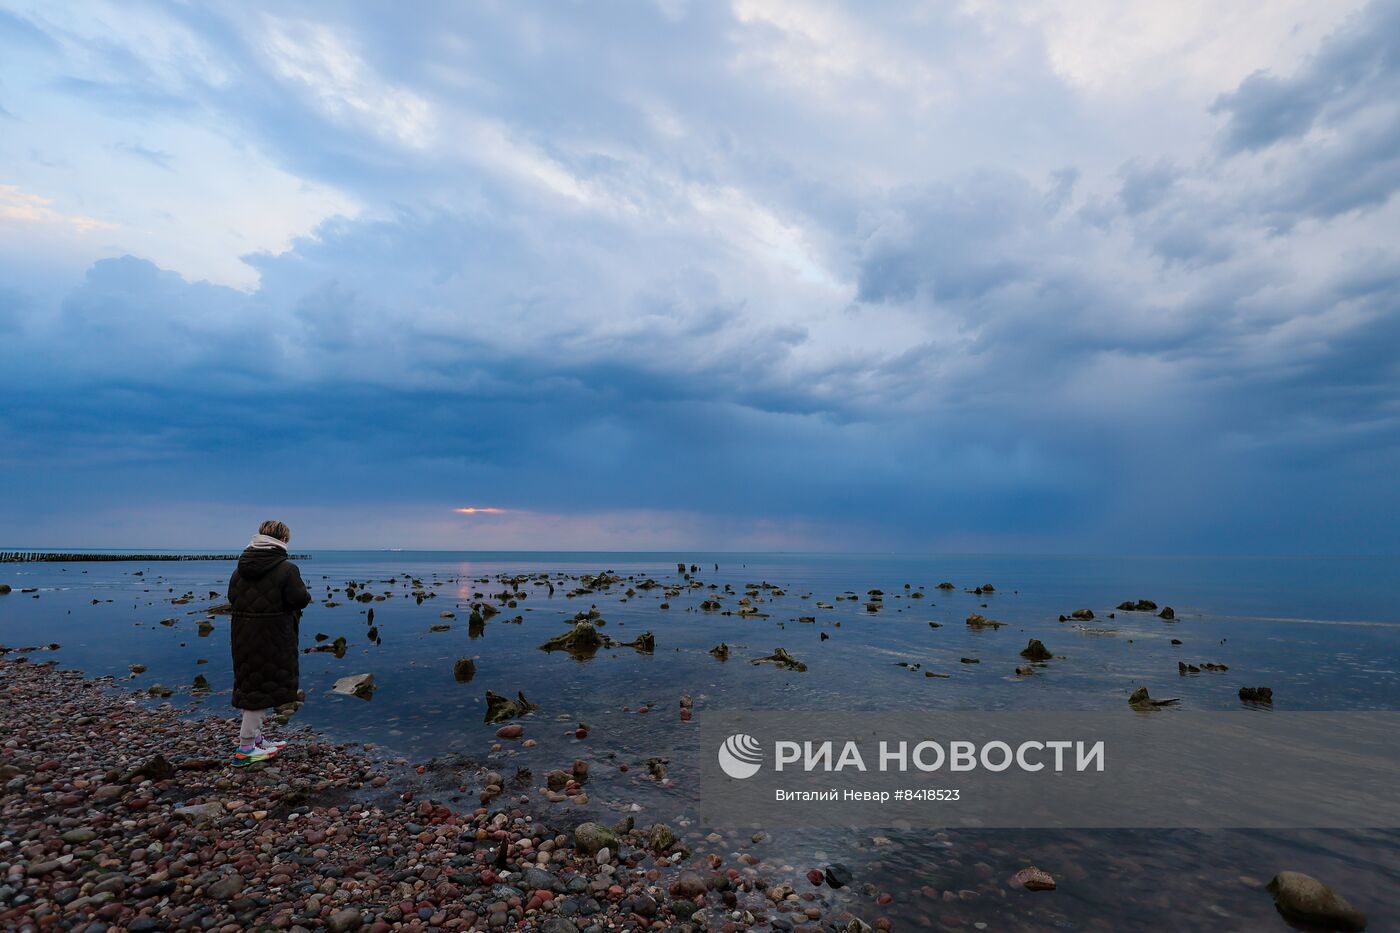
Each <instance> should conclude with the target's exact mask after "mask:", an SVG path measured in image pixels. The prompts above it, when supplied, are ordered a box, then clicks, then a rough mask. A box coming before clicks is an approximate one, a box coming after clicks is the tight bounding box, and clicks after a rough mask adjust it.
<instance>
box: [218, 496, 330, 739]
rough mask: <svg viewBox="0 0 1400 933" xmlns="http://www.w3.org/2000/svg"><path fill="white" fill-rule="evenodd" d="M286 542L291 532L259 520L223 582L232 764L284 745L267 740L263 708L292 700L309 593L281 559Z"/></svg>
mask: <svg viewBox="0 0 1400 933" xmlns="http://www.w3.org/2000/svg"><path fill="white" fill-rule="evenodd" d="M291 540H292V532H291V529H289V528H288V527H287V526H286V525H285V524H283V523H282V522H272V521H269V522H263V523H262V526H261V527H260V528H258V533H257V534H255V535H253V540H252V541H251V542H249V544H248V547H247V548H246V549H244V551H243V554H242V556H241V557H239V558H238V568H237V569H236V570H234V572H233V577H232V578H231V579H230V580H229V581H228V601H229V603H230V604H231V605H232V606H233V627H232V633H231V638H230V643H231V646H232V648H233V705H234V706H236V707H238V708H239V709H241V710H242V711H243V725H242V728H241V729H240V730H239V733H238V749H237V750H236V751H235V752H234V753H233V763H234V764H235V765H248V764H252V763H253V762H255V761H263V760H265V759H267V758H271V757H272V756H273V755H276V754H277V753H278V752H280V751H281V750H282V749H283V748H284V747H285V746H286V743H285V742H273V741H270V740H269V739H268V738H267V737H266V736H264V735H263V731H262V727H263V720H264V719H265V718H266V716H267V710H268V707H272V706H281V705H282V704H284V703H291V702H294V701H295V700H296V698H297V688H298V684H299V680H300V671H299V669H298V657H299V649H298V647H297V641H298V638H297V636H298V634H299V632H300V629H301V611H302V610H303V609H305V608H306V607H307V606H308V605H309V604H310V603H311V594H310V593H308V592H307V591H306V584H304V583H302V581H301V571H300V570H299V569H297V565H296V564H294V563H292V562H291V561H290V560H288V559H287V545H288V544H289V543H291Z"/></svg>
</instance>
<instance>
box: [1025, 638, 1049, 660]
mask: <svg viewBox="0 0 1400 933" xmlns="http://www.w3.org/2000/svg"><path fill="white" fill-rule="evenodd" d="M1021 657H1023V658H1025V659H1026V660H1028V661H1048V660H1050V659H1051V658H1052V657H1054V655H1052V654H1051V653H1050V649H1049V648H1046V647H1045V645H1043V644H1041V642H1040V639H1039V638H1032V639H1031V640H1030V643H1029V644H1027V645H1026V647H1024V648H1022V649H1021Z"/></svg>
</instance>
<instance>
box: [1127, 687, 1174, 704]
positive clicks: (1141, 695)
mask: <svg viewBox="0 0 1400 933" xmlns="http://www.w3.org/2000/svg"><path fill="white" fill-rule="evenodd" d="M1180 702H1181V698H1180V697H1168V698H1167V699H1165V700H1154V699H1152V697H1150V696H1148V695H1147V688H1146V687H1138V688H1137V689H1136V690H1134V691H1133V693H1132V695H1131V696H1129V697H1128V705H1129V706H1131V707H1132V708H1133V709H1156V708H1157V707H1159V706H1170V705H1171V704H1173V703H1180Z"/></svg>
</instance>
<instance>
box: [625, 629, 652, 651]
mask: <svg viewBox="0 0 1400 933" xmlns="http://www.w3.org/2000/svg"><path fill="white" fill-rule="evenodd" d="M619 644H621V645H622V647H624V648H636V649H637V650H638V651H640V652H642V654H651V653H652V652H654V651H655V650H656V636H655V635H653V634H652V633H651V632H643V633H642V634H640V635H638V636H637V639H636V641H624V642H620V643H619Z"/></svg>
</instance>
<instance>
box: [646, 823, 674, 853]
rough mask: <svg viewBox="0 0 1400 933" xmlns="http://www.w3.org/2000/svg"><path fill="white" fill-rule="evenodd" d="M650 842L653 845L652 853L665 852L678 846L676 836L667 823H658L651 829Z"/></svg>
mask: <svg viewBox="0 0 1400 933" xmlns="http://www.w3.org/2000/svg"><path fill="white" fill-rule="evenodd" d="M649 842H650V843H651V848H652V851H654V852H665V851H667V850H668V849H670V848H671V846H673V845H675V844H676V834H675V832H674V831H673V830H672V829H671V827H669V826H667V825H666V824H665V823H657V824H656V825H655V826H653V827H652V828H651V837H650V839H649Z"/></svg>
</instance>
